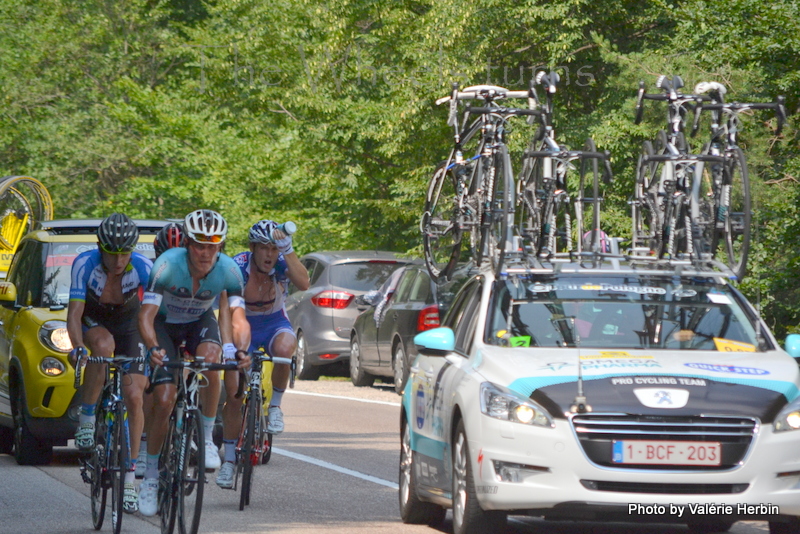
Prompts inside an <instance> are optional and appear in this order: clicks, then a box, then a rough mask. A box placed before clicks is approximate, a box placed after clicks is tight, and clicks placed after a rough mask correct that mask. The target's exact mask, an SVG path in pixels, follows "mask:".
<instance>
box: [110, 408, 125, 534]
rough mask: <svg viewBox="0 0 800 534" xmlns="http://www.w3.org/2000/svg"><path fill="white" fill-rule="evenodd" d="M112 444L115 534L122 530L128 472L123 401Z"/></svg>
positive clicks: (117, 414) (117, 416)
mask: <svg viewBox="0 0 800 534" xmlns="http://www.w3.org/2000/svg"><path fill="white" fill-rule="evenodd" d="M112 425H113V427H112V432H111V443H109V444H108V450H109V456H108V457H109V460H110V462H109V464H110V465H109V466H108V473H109V476H110V478H111V528H112V531H113V532H114V534H119V532H120V530H121V529H122V516H123V515H124V513H123V511H122V501H123V494H124V493H125V473H126V472H127V471H128V457H129V456H130V448H129V446H128V432H127V428H126V420H125V404H123V403H122V402H121V401H120V402H118V403H117V406H116V407H115V408H114V418H113V419H112Z"/></svg>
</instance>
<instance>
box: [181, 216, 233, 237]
mask: <svg viewBox="0 0 800 534" xmlns="http://www.w3.org/2000/svg"><path fill="white" fill-rule="evenodd" d="M183 229H184V231H185V232H186V237H188V238H189V239H192V240H193V241H196V242H198V243H213V244H220V243H224V242H225V238H226V237H227V236H228V223H227V222H225V219H224V218H223V217H222V215H220V214H219V213H217V212H216V211H213V210H195V211H193V212H191V213H190V214H188V215H187V216H186V218H185V219H184V221H183Z"/></svg>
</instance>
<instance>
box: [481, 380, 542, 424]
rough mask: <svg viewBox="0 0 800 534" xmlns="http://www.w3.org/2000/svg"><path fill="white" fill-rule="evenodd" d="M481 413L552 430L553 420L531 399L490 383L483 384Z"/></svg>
mask: <svg viewBox="0 0 800 534" xmlns="http://www.w3.org/2000/svg"><path fill="white" fill-rule="evenodd" d="M481 412H483V413H484V415H488V416H489V417H494V418H495V419H500V420H502V421H512V422H514V423H522V424H526V425H536V426H543V427H548V428H552V427H553V419H552V418H551V417H550V415H549V414H548V413H547V412H546V411H545V410H544V408H542V407H541V406H539V405H538V404H536V403H535V402H533V401H532V400H530V399H526V398H525V397H523V396H521V395H519V394H517V393H515V392H513V391H511V390H510V389H506V388H502V387H500V386H497V385H495V384H492V383H490V382H484V383H483V384H481Z"/></svg>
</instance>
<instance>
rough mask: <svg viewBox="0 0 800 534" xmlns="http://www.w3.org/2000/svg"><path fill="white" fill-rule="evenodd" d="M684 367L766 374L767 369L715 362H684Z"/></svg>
mask: <svg viewBox="0 0 800 534" xmlns="http://www.w3.org/2000/svg"><path fill="white" fill-rule="evenodd" d="M683 365H685V366H686V367H691V368H692V369H700V370H703V371H712V372H715V373H735V374H737V375H753V376H760V375H768V374H770V372H769V371H767V370H766V369H759V368H757V367H740V366H738V365H719V364H715V363H684V364H683Z"/></svg>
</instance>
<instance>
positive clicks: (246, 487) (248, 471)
mask: <svg viewBox="0 0 800 534" xmlns="http://www.w3.org/2000/svg"><path fill="white" fill-rule="evenodd" d="M260 405H261V401H260V399H257V398H256V396H255V395H248V397H247V403H246V404H245V416H244V417H245V427H244V436H243V437H242V450H241V454H240V455H239V461H241V462H242V488H241V489H242V491H241V494H240V496H239V510H244V507H245V506H246V505H248V504H250V488H251V487H252V483H253V467H254V466H255V464H256V463H260V462H261V457H260V455H259V453H258V451H257V447H256V443H257V441H256V440H257V438H258V436H259V434H260V432H259V428H258V427H260V426H261V421H260V420H261V415H260V414H259V413H258V412H259V411H260V410H259V408H260ZM262 443H263V441H262Z"/></svg>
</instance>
